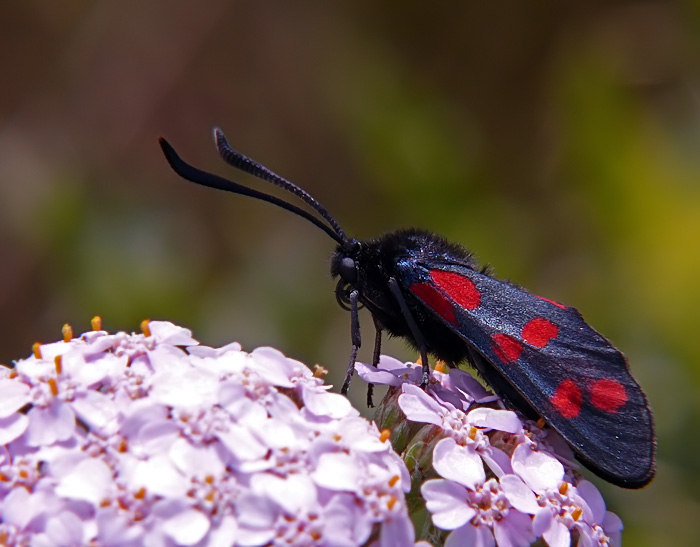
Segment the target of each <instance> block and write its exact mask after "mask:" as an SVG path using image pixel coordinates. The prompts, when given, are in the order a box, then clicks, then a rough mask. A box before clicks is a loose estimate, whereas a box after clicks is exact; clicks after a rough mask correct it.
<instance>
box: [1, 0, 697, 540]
mask: <svg viewBox="0 0 700 547" xmlns="http://www.w3.org/2000/svg"><path fill="white" fill-rule="evenodd" d="M572 4H574V3H558V4H556V5H551V4H550V3H546V4H545V3H539V2H528V3H525V2H523V3H515V2H513V3H510V5H509V6H507V7H504V6H502V5H500V3H499V5H500V7H496V6H494V5H491V3H479V5H478V6H477V5H476V3H459V4H456V5H452V4H451V3H450V5H443V4H431V5H430V7H429V8H428V7H427V5H424V4H419V3H402V4H401V7H400V9H398V4H395V5H393V4H392V3H384V4H383V5H380V6H378V5H376V3H375V2H365V1H360V2H352V3H351V2H333V3H330V2H329V3H321V2H307V1H301V2H294V3H290V2H282V1H271V2H233V1H228V0H210V1H209V2H206V3H189V2H187V3H185V2H166V1H164V0H156V1H150V2H139V1H134V0H128V1H125V2H104V1H94V2H86V1H71V0H64V1H63V2H56V3H49V2H3V3H2V5H1V6H0V62H1V66H2V74H3V83H2V85H1V86H0V257H1V261H2V262H1V264H2V266H1V267H0V311H1V312H2V328H1V329H0V362H4V363H10V362H11V361H12V360H13V359H17V358H21V357H25V356H27V355H28V354H29V353H30V347H31V344H32V343H33V342H35V341H37V340H40V341H44V342H48V341H53V340H56V339H58V338H60V336H61V326H62V325H63V324H64V323H66V322H68V323H71V324H72V325H73V328H74V330H75V332H76V333H80V332H83V331H84V330H88V329H89V320H90V318H91V317H92V316H94V315H97V314H99V315H101V316H102V318H103V324H104V326H105V328H106V329H108V330H111V331H116V330H120V329H121V330H128V331H133V330H138V325H139V322H140V321H141V320H142V319H144V318H146V317H147V318H151V319H168V320H172V321H175V322H178V323H180V324H182V325H184V326H186V327H188V328H191V329H192V330H193V331H194V335H195V337H197V338H198V339H199V340H201V341H202V342H203V343H205V344H208V345H219V344H224V343H226V342H229V341H232V340H238V341H240V342H241V343H242V344H243V347H244V348H245V349H249V350H250V349H253V348H254V347H256V346H258V345H274V346H276V347H278V348H281V349H283V350H284V351H285V352H286V353H287V354H288V355H290V356H293V357H295V358H298V359H300V360H302V361H304V362H306V363H309V364H314V363H321V364H322V365H324V366H325V367H327V368H329V369H330V370H331V377H330V381H331V382H334V383H336V385H338V383H339V382H340V378H341V376H342V373H343V371H344V370H345V366H346V362H347V358H348V355H349V350H350V339H349V315H348V314H347V312H344V311H343V310H341V309H340V308H338V306H337V304H336V302H335V298H334V295H333V289H334V284H333V283H332V281H331V280H330V278H329V276H328V256H329V255H330V253H331V251H332V250H333V247H334V245H333V243H332V242H331V241H330V240H329V239H328V238H327V237H326V236H325V235H324V234H323V233H322V232H320V231H319V230H317V229H316V228H314V227H313V226H311V225H310V224H308V223H307V222H305V221H303V220H301V219H299V218H296V217H294V216H293V215H291V214H289V213H286V212H284V211H281V210H277V209H275V208H274V207H272V206H270V205H268V204H264V203H260V202H257V201H253V200H250V199H245V198H241V197H238V196H233V195H225V194H222V193H219V192H215V191H213V190H208V189H203V188H200V187H196V186H194V185H191V184H187V183H185V182H184V181H183V180H181V179H179V178H178V177H177V176H176V175H175V174H174V173H173V172H172V171H171V170H170V169H169V167H168V166H167V164H166V163H165V160H164V159H163V157H162V154H161V152H160V149H159V148H158V145H157V141H156V139H157V137H158V136H161V135H162V136H166V137H167V138H168V139H169V140H170V142H171V143H172V144H173V145H174V146H175V147H176V149H177V150H178V151H179V152H180V154H181V155H182V156H183V157H184V158H185V159H186V160H188V161H190V162H192V163H194V164H195V165H197V166H199V167H201V168H203V169H208V170H211V171H214V172H216V173H219V174H223V175H226V176H229V177H231V178H234V179H235V180H238V181H243V182H246V183H252V184H256V185H257V187H260V188H265V185H264V183H260V182H257V181H253V180H251V178H250V177H247V176H245V175H242V174H239V173H237V172H235V171H234V170H233V169H231V168H229V167H228V166H226V165H225V164H223V162H221V161H220V160H219V159H218V156H217V154H216V153H215V150H214V147H213V144H212V139H211V128H212V126H214V125H219V126H221V127H222V128H223V129H224V130H225V131H226V134H227V136H228V138H229V140H230V142H231V144H232V145H233V146H234V147H236V148H238V149H240V150H241V151H243V152H245V153H247V154H249V155H250V156H252V157H253V158H255V159H257V160H259V161H260V162H262V163H264V164H265V165H267V166H268V167H270V168H271V169H273V170H275V171H277V172H278V173H280V174H282V175H283V176H286V177H288V178H290V179H291V180H293V181H295V182H297V183H298V184H300V185H302V186H303V187H304V188H305V189H307V190H308V191H309V192H311V193H312V194H313V195H314V196H316V197H317V198H318V199H319V200H320V201H321V202H322V203H323V204H324V205H325V206H326V207H327V208H328V209H329V210H330V211H331V213H332V214H333V215H334V216H336V218H337V219H338V221H339V222H340V223H341V225H342V226H343V228H344V229H345V230H346V231H347V232H348V233H350V234H352V235H354V236H356V237H359V238H367V237H371V236H375V235H378V234H380V233H382V232H385V231H390V230H393V229H395V228H398V227H402V226H410V225H418V226H422V227H425V228H428V229H430V230H433V231H436V232H439V233H442V234H443V235H445V236H447V237H448V238H449V239H451V240H454V241H457V242H461V243H463V244H465V245H466V246H468V247H469V248H470V249H472V250H473V251H474V252H475V253H476V255H477V256H478V257H479V258H480V259H481V260H482V261H483V262H488V263H490V264H492V265H493V267H494V269H495V272H496V274H497V275H498V276H500V277H503V278H509V279H512V280H514V281H516V282H517V283H519V284H522V285H524V286H526V287H528V288H529V289H531V290H532V291H534V292H536V293H538V294H542V295H545V296H547V297H549V298H552V299H555V300H558V301H561V302H565V303H567V304H569V305H573V306H575V307H577V308H579V310H580V311H581V312H582V313H583V315H584V317H586V319H587V320H588V321H589V322H590V323H591V324H592V325H593V326H594V327H595V328H597V329H598V330H600V331H601V332H603V333H605V335H606V336H607V337H609V338H610V339H611V340H613V341H614V342H615V344H616V345H618V346H619V347H620V348H621V349H622V350H623V351H624V352H625V353H626V354H627V356H628V358H629V361H630V363H631V367H632V371H633V373H634V375H635V377H636V378H637V379H638V381H639V382H640V383H641V384H642V386H643V387H644V389H645V390H646V392H647V394H648V396H649V399H650V401H651V403H652V405H653V407H654V410H655V416H656V421H657V432H658V440H659V450H658V457H659V468H658V474H657V478H656V479H655V480H654V482H653V483H652V484H651V485H650V486H649V487H647V488H645V489H643V490H641V491H625V490H622V489H619V488H616V487H613V486H609V485H607V484H605V483H602V482H601V481H598V480H596V479H593V480H594V481H595V482H596V484H598V485H599V487H600V488H601V490H602V491H603V493H604V496H605V498H606V500H607V502H608V506H609V508H610V509H611V510H613V511H615V512H616V513H618V514H619V515H620V516H621V517H622V519H623V521H624V523H625V526H626V530H625V533H624V535H623V537H624V539H625V543H626V544H627V545H635V546H637V545H641V546H647V545H649V546H654V545H694V544H697V543H698V541H700V532H698V519H699V518H700V457H699V454H700V397H699V396H698V393H699V389H700V367H699V366H698V364H699V363H700V343H698V338H696V337H697V336H699V335H698V327H699V326H700V324H699V321H698V318H699V315H700V312H699V311H698V310H700V283H699V281H700V253H699V243H700V153H699V151H700V72H699V68H700V63H699V55H700V5H699V4H698V3H697V2H676V3H669V2H653V1H649V2H619V3H610V2H588V3H585V5H584V3H579V4H581V5H572ZM362 324H363V328H364V333H365V346H364V347H363V348H362V350H361V353H360V358H361V359H362V360H365V361H367V360H370V359H371V348H372V340H373V328H372V322H371V321H370V318H369V316H368V315H367V314H366V313H365V314H364V315H363V317H362ZM385 349H386V351H387V352H389V353H392V354H394V355H396V356H397V357H399V358H403V359H415V357H416V356H415V355H414V354H413V352H411V351H408V350H407V349H406V347H405V346H404V345H403V343H401V342H400V341H399V342H394V343H390V344H387V345H386V346H385ZM353 391H354V393H353V396H354V397H355V399H356V401H358V404H360V405H361V404H362V401H363V400H364V385H362V382H361V381H359V380H357V381H356V382H355V384H354V390H353Z"/></svg>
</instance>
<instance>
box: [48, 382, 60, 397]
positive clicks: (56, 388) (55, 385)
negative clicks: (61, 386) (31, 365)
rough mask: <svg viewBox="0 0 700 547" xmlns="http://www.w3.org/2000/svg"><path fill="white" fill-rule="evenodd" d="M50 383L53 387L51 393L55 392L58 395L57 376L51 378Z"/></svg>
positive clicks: (54, 394)
mask: <svg viewBox="0 0 700 547" xmlns="http://www.w3.org/2000/svg"><path fill="white" fill-rule="evenodd" d="M48 384H49V387H50V388H51V393H53V396H54V397H55V396H56V395H58V384H57V383H56V378H49V381H48Z"/></svg>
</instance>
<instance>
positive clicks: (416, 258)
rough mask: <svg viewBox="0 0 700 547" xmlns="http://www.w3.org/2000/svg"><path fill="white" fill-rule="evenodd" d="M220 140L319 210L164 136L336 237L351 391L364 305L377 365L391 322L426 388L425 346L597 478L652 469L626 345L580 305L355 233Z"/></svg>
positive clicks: (464, 256) (207, 182)
mask: <svg viewBox="0 0 700 547" xmlns="http://www.w3.org/2000/svg"><path fill="white" fill-rule="evenodd" d="M214 138H215V140H216V146H217V149H218V151H219V154H220V155H221V157H222V158H223V159H224V160H225V161H226V162H227V163H228V164H230V165H232V166H233V167H235V168H237V169H240V170H241V171H244V172H246V173H249V174H251V175H254V176H256V177H258V178H261V179H263V180H266V181H268V182H271V183H273V184H275V185H277V186H279V187H281V188H283V189H285V190H287V191H289V192H291V193H292V194H294V195H295V196H297V197H298V198H299V199H301V200H302V201H304V202H305V203H306V204H307V205H308V206H310V207H311V209H313V210H314V211H315V212H316V213H317V214H318V216H316V215H313V214H311V213H309V212H308V211H306V210H304V209H301V208H299V207H297V206H295V205H293V204H291V203H288V202H286V201H284V200H282V199H280V198H277V197H275V196H273V195H269V194H266V193H264V192H260V191H257V190H253V189H251V188H248V187H245V186H242V185H240V184H237V183H235V182H232V181H229V180H226V179H224V178H221V177H218V176H216V175H213V174H211V173H207V172H204V171H201V170H199V169H196V168H195V167H192V166H191V165H188V164H187V163H185V162H184V161H183V160H182V159H181V158H180V157H179V156H178V155H177V153H176V152H175V150H174V149H173V148H172V146H170V144H168V142H167V141H166V140H165V139H160V145H161V148H162V149H163V152H164V153H165V157H166V158H167V160H168V162H169V163H170V166H171V167H172V168H173V169H174V170H175V172H176V173H178V174H179V175H180V176H181V177H183V178H185V179H187V180H189V181H191V182H195V183H197V184H201V185H203V186H209V187H211V188H217V189H219V190H226V191H228V192H233V193H236V194H242V195H245V196H250V197H254V198H256V199H260V200H263V201H267V202H269V203H272V204H274V205H277V206H278V207H281V208H283V209H286V210H287V211H291V212H292V213H294V214H296V215H299V216H301V217H303V218H305V219H306V220H308V221H309V222H311V223H313V224H314V225H316V226H317V227H318V228H320V229H321V230H323V231H324V232H326V234H328V235H329V236H330V237H331V238H332V239H333V240H334V241H336V242H337V244H338V246H337V248H336V250H335V253H334V254H333V257H332V259H331V274H332V276H333V278H334V279H335V278H338V285H337V287H336V290H335V294H336V298H337V300H338V303H339V304H340V305H341V306H342V307H343V308H344V309H346V310H349V311H350V313H351V336H352V353H351V357H350V363H349V365H348V371H347V375H346V378H345V382H344V384H343V388H342V393H346V392H347V390H348V387H349V384H350V379H351V377H352V374H353V371H354V365H355V359H356V356H357V350H358V348H359V347H360V323H359V319H358V309H359V308H360V307H363V306H364V307H366V308H367V309H368V310H369V311H370V313H371V314H372V317H373V318H374V324H375V326H376V339H375V348H374V364H375V365H376V364H377V362H378V359H379V351H380V346H381V334H382V331H387V332H388V333H389V334H390V335H393V336H400V337H403V338H405V339H406V340H408V341H409V342H410V343H411V344H412V345H414V346H415V347H416V349H417V350H418V351H420V354H421V357H422V363H423V383H424V385H425V383H426V382H427V379H428V376H429V368H428V358H427V355H428V353H430V354H432V355H434V356H436V357H437V358H438V359H442V360H444V361H445V362H447V363H448V364H450V365H456V364H458V363H460V362H462V361H468V362H469V363H471V364H472V365H473V366H474V367H475V368H476V369H477V370H478V371H479V373H480V374H481V375H482V376H483V378H484V379H485V380H486V381H487V382H488V383H489V384H490V385H491V387H492V388H493V389H494V390H495V391H496V393H497V394H498V395H499V396H500V397H501V398H503V399H504V400H506V401H507V402H508V403H509V404H511V405H513V406H514V407H515V408H517V409H519V410H520V411H521V412H523V413H525V414H526V415H528V416H530V417H537V416H541V417H542V418H544V419H545V420H546V421H547V422H548V423H549V425H550V426H551V427H553V428H554V429H555V430H556V431H558V432H559V433H560V434H561V435H562V436H563V437H564V438H565V439H566V441H567V442H568V443H569V444H570V445H571V447H572V449H573V450H574V452H575V453H576V455H577V457H578V459H579V460H580V461H581V462H582V463H583V464H584V465H585V466H586V467H588V468H589V469H590V470H592V471H593V472H594V473H596V474H597V475H599V476H600V477H602V478H604V479H606V480H608V481H610V482H612V483H613V484H616V485H619V486H622V487H625V488H639V487H642V486H644V485H645V484H647V483H648V482H649V481H650V480H651V479H652V478H653V476H654V472H655V451H656V441H655V436H654V424H653V419H652V414H651V410H650V408H649V404H648V403H647V400H646V397H645V395H644V393H643V392H642V390H641V388H640V387H639V384H637V382H636V381H635V380H634V378H632V376H631V374H630V372H629V368H628V366H627V361H626V360H625V357H624V356H623V355H622V353H620V351H618V350H617V349H616V348H615V347H614V346H613V345H612V344H611V343H610V342H609V341H608V340H607V339H605V338H604V337H603V336H602V335H600V334H599V333H598V332H596V331H595V330H593V329H592V328H591V327H590V326H588V324H586V322H585V321H584V320H583V318H582V317H581V314H580V313H579V312H578V311H576V310H575V309H574V308H571V307H568V306H564V305H563V304H559V303H558V302H554V301H551V300H548V299H546V298H543V297H540V296H536V295H534V294H531V293H529V292H527V291H526V290H524V289H522V288H520V287H517V286H515V285H513V284H511V283H508V282H505V281H500V280H498V279H495V278H494V277H492V276H491V275H489V274H488V273H487V271H486V270H485V269H482V268H480V267H479V266H478V265H477V264H476V262H475V261H474V259H473V258H472V256H471V255H470V253H469V252H468V251H466V250H465V249H464V248H463V247H461V246H460V245H455V244H453V243H449V242H448V241H447V240H445V239H444V238H442V237H440V236H438V235H435V234H432V233H430V232H427V231H424V230H417V229H408V230H399V231H397V232H392V233H389V234H386V235H383V236H381V237H379V238H377V239H372V240H369V241H358V240H356V239H353V238H350V237H348V236H347V235H345V232H343V230H342V229H341V228H340V226H339V225H338V223H337V222H336V221H335V219H333V217H331V215H330V214H329V213H328V211H326V209H325V208H324V207H323V206H322V205H321V204H320V203H319V202H318V201H316V200H315V199H314V198H313V197H311V195H309V194H308V193H307V192H305V191H304V190H302V189H301V188H299V187H298V186H296V185H295V184H293V183H291V182H289V181H287V180H285V179H283V178H282V177H280V176H278V175H276V174H275V173H273V172H272V171H270V170H269V169H267V168H266V167H264V166H262V165H260V164H259V163H257V162H255V161H253V160H251V159H250V158H248V157H246V156H244V155H243V154H240V153H239V152H236V151H235V150H233V149H232V148H231V147H230V146H229V144H228V142H227V141H226V138H225V137H224V134H223V133H222V132H221V131H220V130H219V129H215V130H214ZM319 217H320V218H319ZM368 402H370V403H371V391H370V392H368Z"/></svg>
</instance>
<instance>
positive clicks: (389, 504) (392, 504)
mask: <svg viewBox="0 0 700 547" xmlns="http://www.w3.org/2000/svg"><path fill="white" fill-rule="evenodd" d="M396 501H397V500H396V498H395V497H394V496H391V498H389V502H388V503H387V504H386V505H387V507H389V510H391V509H393V508H394V505H396Z"/></svg>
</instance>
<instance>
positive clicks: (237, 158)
mask: <svg viewBox="0 0 700 547" xmlns="http://www.w3.org/2000/svg"><path fill="white" fill-rule="evenodd" d="M214 140H215V141H216V149H217V150H218V151H219V155H220V156H221V157H222V158H223V160H224V161H225V162H226V163H228V164H229V165H231V166H232V167H235V168H236V169H240V170H241V171H244V172H245V173H248V174H250V175H253V176H255V177H258V178H259V179H262V180H265V181H267V182H271V183H272V184H274V185H275V186H279V187H280V188H283V189H285V190H287V191H288V192H291V193H292V194H294V195H295V196H297V197H298V198H299V199H301V200H303V201H304V203H306V204H307V205H308V206H309V207H311V208H312V209H313V210H314V211H316V212H317V213H318V214H319V215H321V216H322V217H323V219H324V220H325V221H326V222H328V224H330V226H331V228H333V231H334V232H335V233H336V234H338V236H339V237H340V238H341V239H342V240H343V242H347V241H348V237H347V236H346V235H345V232H343V229H342V228H341V227H340V225H339V224H338V223H337V222H336V220H335V219H334V218H333V217H332V216H331V214H330V213H329V212H328V211H327V210H326V208H325V207H324V206H323V205H321V204H320V203H319V202H318V201H317V200H316V199H315V198H314V197H313V196H312V195H311V194H309V193H308V192H307V191H306V190H304V189H302V188H299V187H298V186H297V185H296V184H294V183H293V182H290V181H288V180H287V179H285V178H282V177H280V176H279V175H278V174H276V173H273V172H272V171H270V170H269V169H268V168H267V167H265V166H264V165H261V164H259V163H258V162H257V161H255V160H253V159H251V158H249V157H248V156H246V155H244V154H241V153H240V152H238V151H237V150H234V149H233V148H231V145H230V144H229V143H228V141H227V140H226V136H225V135H224V132H223V131H221V129H219V128H218V127H215V128H214Z"/></svg>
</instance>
